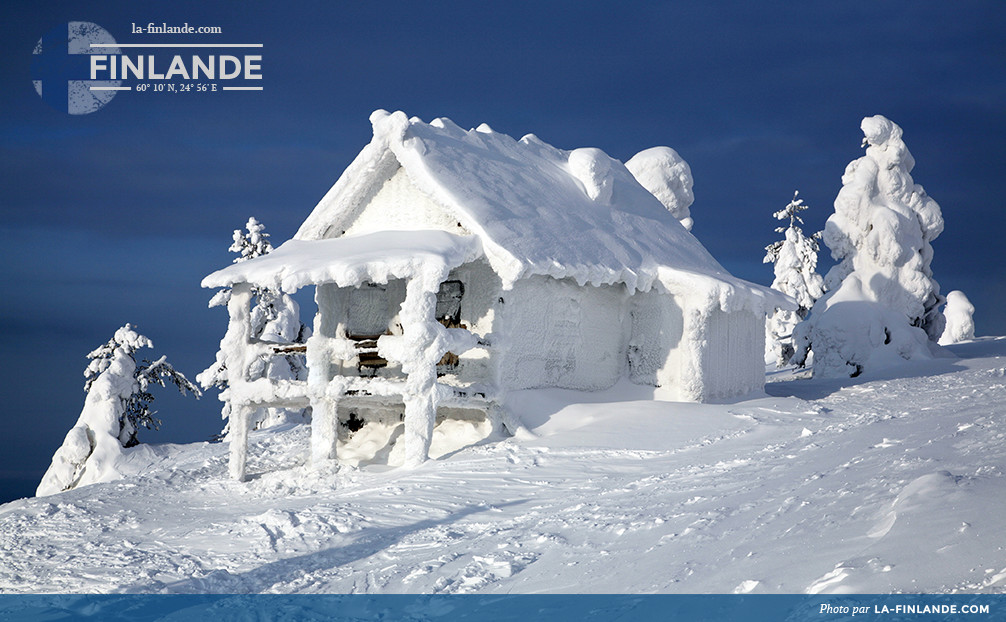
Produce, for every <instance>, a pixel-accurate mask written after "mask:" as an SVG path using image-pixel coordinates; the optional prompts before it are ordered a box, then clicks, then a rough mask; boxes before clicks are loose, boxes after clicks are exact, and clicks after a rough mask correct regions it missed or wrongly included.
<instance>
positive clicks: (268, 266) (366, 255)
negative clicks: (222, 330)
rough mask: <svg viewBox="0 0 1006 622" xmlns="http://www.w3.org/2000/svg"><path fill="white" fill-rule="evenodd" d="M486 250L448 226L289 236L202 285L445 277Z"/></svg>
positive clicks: (290, 288) (294, 286)
mask: <svg viewBox="0 0 1006 622" xmlns="http://www.w3.org/2000/svg"><path fill="white" fill-rule="evenodd" d="M481 255H482V249H481V247H480V246H479V241H478V239H477V238H475V237H473V236H460V235H454V234H452V233H447V232H446V231H381V232H378V233H369V234H366V235H359V236H354V237H345V238H334V239H329V240H296V239H294V240H289V241H287V242H285V243H283V244H282V245H281V246H280V247H279V248H277V249H276V250H274V251H272V252H271V253H269V254H268V255H263V256H262V257H258V258H257V259H253V260H251V261H243V262H240V263H236V264H232V265H231V266H228V267H227V268H224V269H222V270H217V271H216V272H214V273H213V274H211V275H209V276H207V277H206V278H205V279H203V283H202V285H203V287H229V286H231V285H233V284H235V283H250V284H252V285H255V286H257V287H267V288H270V289H275V290H283V291H286V292H294V291H297V290H298V289H300V288H301V287H304V286H305V285H313V284H319V283H335V284H336V285H339V286H340V287H352V286H355V285H359V284H361V283H364V282H372V283H387V282H388V281H389V280H390V279H408V278H412V277H416V276H419V275H420V273H435V278H436V279H437V280H436V282H439V281H440V280H443V279H444V278H445V277H446V276H447V273H448V272H449V271H450V269H451V268H455V267H457V266H460V265H461V264H463V263H467V262H469V261H473V260H474V259H476V258H478V257H480V256H481Z"/></svg>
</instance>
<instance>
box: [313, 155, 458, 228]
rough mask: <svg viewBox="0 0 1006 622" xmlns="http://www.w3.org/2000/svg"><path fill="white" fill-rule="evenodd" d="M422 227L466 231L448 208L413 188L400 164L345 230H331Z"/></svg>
mask: <svg viewBox="0 0 1006 622" xmlns="http://www.w3.org/2000/svg"><path fill="white" fill-rule="evenodd" d="M422 229H439V230H443V231H449V232H451V233H456V234H461V235H464V234H468V233H469V232H468V231H466V230H465V229H464V227H462V226H461V224H460V223H459V222H458V221H457V219H456V218H454V217H453V216H451V214H450V212H449V211H448V210H446V209H444V208H443V207H442V206H440V205H439V204H437V203H436V202H435V201H434V200H433V199H432V198H430V197H429V195H427V194H426V193H425V192H423V191H421V190H420V189H419V188H417V187H416V186H415V184H413V183H412V180H411V179H409V175H408V174H407V173H406V172H405V169H404V168H399V169H398V171H397V172H396V173H395V174H394V175H392V176H391V178H390V179H388V180H387V181H385V182H384V184H383V185H382V186H381V187H380V189H379V190H378V191H377V192H376V193H375V194H374V197H373V198H372V199H371V200H370V201H369V203H368V204H367V205H366V206H365V207H364V208H363V209H362V211H361V212H360V214H359V215H358V216H357V217H356V218H355V219H354V220H353V222H352V224H350V225H349V227H348V228H347V229H346V230H345V232H341V231H334V232H332V233H333V234H335V235H336V236H338V235H339V234H343V235H358V234H364V233H374V232H377V231H411V230H422Z"/></svg>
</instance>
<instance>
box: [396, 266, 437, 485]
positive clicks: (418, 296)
mask: <svg viewBox="0 0 1006 622" xmlns="http://www.w3.org/2000/svg"><path fill="white" fill-rule="evenodd" d="M440 281H441V275H439V274H436V273H435V272H434V271H430V273H426V274H420V275H418V276H416V277H414V278H412V279H410V280H409V281H408V283H407V284H406V286H405V301H404V302H403V303H402V310H401V313H400V314H399V319H400V320H401V323H402V338H403V340H404V343H405V344H406V347H407V349H408V356H407V357H402V358H404V359H406V360H402V361H401V363H402V371H403V372H405V373H407V374H408V377H407V379H406V380H405V390H404V392H403V395H402V398H403V401H404V403H405V466H418V465H420V464H422V463H423V462H425V461H426V460H427V459H428V458H429V455H430V441H431V440H432V438H433V426H434V424H435V423H436V418H437V402H439V396H438V394H437V362H438V361H439V360H440V359H441V358H442V357H443V352H440V347H439V346H440V345H441V344H440V343H438V342H439V341H442V340H438V339H437V337H438V336H439V335H440V333H441V332H442V331H443V327H442V326H441V325H440V323H439V322H437V320H436V308H437V290H438V289H439V287H440Z"/></svg>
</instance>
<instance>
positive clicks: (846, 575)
mask: <svg viewBox="0 0 1006 622" xmlns="http://www.w3.org/2000/svg"><path fill="white" fill-rule="evenodd" d="M950 350H951V351H952V352H954V353H956V354H957V355H958V356H959V357H960V358H957V359H931V360H923V361H912V362H909V363H907V364H906V365H904V366H902V367H900V368H899V369H898V370H897V373H891V374H889V375H887V376H878V375H874V376H872V377H870V378H865V377H860V378H856V379H799V378H795V377H794V373H793V372H792V371H785V372H777V373H773V375H772V379H773V380H775V382H772V383H770V384H769V385H767V392H768V396H764V397H761V398H757V399H750V400H747V401H742V402H737V403H732V404H722V405H710V404H681V403H666V402H654V401H650V396H649V395H648V393H647V391H646V390H645V389H644V388H643V387H638V386H634V385H631V384H630V383H628V382H623V383H622V384H619V385H617V386H616V387H614V388H613V389H611V390H610V391H606V392H598V393H583V392H578V391H565V390H558V389H550V390H533V391H525V392H517V393H514V394H513V395H512V396H511V403H512V404H513V405H514V406H515V407H516V408H517V411H518V412H519V413H520V415H521V418H522V422H523V424H524V426H525V428H526V431H524V432H521V433H520V434H518V436H516V437H513V438H507V439H500V438H496V437H494V436H492V433H491V431H490V430H489V428H488V427H487V426H485V425H484V424H480V423H478V422H470V421H445V422H443V423H440V424H439V425H438V426H437V428H436V429H435V430H434V433H433V438H432V442H431V455H433V456H434V457H435V458H436V460H433V461H429V462H426V463H425V464H423V465H421V466H419V467H417V468H415V469H411V470H402V469H391V468H389V466H388V465H389V464H390V465H393V464H399V463H401V462H402V461H404V460H405V456H404V455H403V454H402V451H403V447H402V444H401V443H390V442H389V440H395V439H397V438H400V435H401V425H387V424H382V425H375V424H372V427H368V428H364V429H363V430H361V431H360V432H358V433H357V434H356V435H355V436H353V437H352V438H351V439H348V440H346V439H343V441H341V442H342V443H343V445H342V446H341V447H340V449H339V453H340V455H342V456H344V457H345V460H346V462H345V463H344V464H343V465H342V466H341V467H338V468H336V467H334V466H333V467H330V468H326V469H321V470H311V469H309V468H307V467H306V466H305V464H306V461H307V453H308V446H309V443H308V436H309V431H310V430H309V426H306V425H299V426H293V425H290V426H285V427H279V428H273V429H269V430H263V431H258V432H253V433H252V434H251V435H250V440H251V444H252V445H253V449H252V451H250V452H249V473H250V475H251V477H250V481H248V482H247V483H238V482H234V481H231V480H229V479H228V477H227V449H228V448H227V444H226V443H222V444H207V443H196V444H191V445H140V446H137V447H134V448H131V449H125V450H123V452H122V456H121V459H120V461H119V463H118V465H117V467H118V469H119V470H120V471H121V472H122V473H123V474H124V475H125V478H124V479H122V480H119V481H115V482H108V483H99V484H95V485H92V486H88V487H86V488H83V489H76V490H71V491H68V492H64V493H60V494H57V495H53V496H50V497H45V498H36V499H23V500H19V501H14V502H12V503H8V504H5V505H3V506H0V591H3V592H8V593H10V592H116V593H121V592H166V593H179V592H181V593H186V592H230V593H244V592H282V593H289V592H298V593H311V592H341V593H359V592H367V593H393V592H426V593H464V592H481V593H509V592H517V593H532V592H580V593H584V592H606V593H611V592H635V593H644V592H682V593H688V592H726V593H730V592H750V593H762V592H787V593H838V592H858V593H883V592H894V591H907V592H956V591H964V592H983V591H987V592H1001V591H1003V589H1006V550H1004V543H1003V540H1002V533H1003V530H1004V527H1006V518H1004V517H1006V511H1004V510H1006V338H994V339H981V340H977V341H973V342H970V343H966V344H958V345H954V346H950ZM801 374H802V375H806V372H801ZM865 375H866V374H864V376H865ZM651 391H652V389H651Z"/></svg>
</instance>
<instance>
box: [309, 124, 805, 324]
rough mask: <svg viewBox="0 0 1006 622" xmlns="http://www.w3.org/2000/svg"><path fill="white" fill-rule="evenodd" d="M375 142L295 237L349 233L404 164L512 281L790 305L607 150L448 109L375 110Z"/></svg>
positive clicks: (729, 305)
mask: <svg viewBox="0 0 1006 622" xmlns="http://www.w3.org/2000/svg"><path fill="white" fill-rule="evenodd" d="M371 123H372V125H373V129H374V136H373V140H372V141H371V142H370V144H369V145H367V146H366V147H365V148H364V149H363V151H361V152H360V154H359V155H358V156H357V158H356V160H354V161H353V163H352V164H350V166H349V167H348V168H347V169H346V171H345V172H344V173H343V174H342V176H341V177H340V178H339V180H338V181H337V182H336V183H335V185H334V186H333V187H332V189H331V190H329V192H328V193H327V194H326V195H325V197H324V198H322V200H321V201H320V202H319V203H318V205H317V206H316V207H315V208H314V211H313V212H312V213H311V215H310V216H308V218H307V220H305V221H304V223H303V224H302V225H301V227H300V230H299V231H298V232H297V234H296V235H295V236H294V237H295V238H296V239H298V240H319V239H325V238H333V237H338V236H340V235H343V234H344V232H347V231H348V230H349V229H350V227H351V225H353V224H354V222H355V220H356V218H357V216H358V215H359V212H360V211H361V210H362V209H364V208H365V207H366V205H367V204H368V203H369V202H370V201H371V200H372V199H373V198H374V195H375V194H376V193H378V192H379V191H380V190H381V189H382V188H383V186H384V184H385V182H386V181H387V180H389V179H391V178H392V177H393V176H394V175H396V174H397V173H398V171H399V170H400V168H404V169H405V171H406V173H407V174H408V177H409V179H410V180H411V182H412V184H413V185H415V187H416V188H418V189H419V190H420V191H421V192H422V193H423V194H424V195H425V196H426V197H428V198H429V199H430V200H431V201H432V202H433V203H435V204H436V205H439V206H440V207H442V208H444V209H446V210H447V211H448V212H449V213H451V214H453V215H454V217H455V220H456V222H453V223H451V222H450V221H446V222H447V223H449V224H446V225H445V226H447V227H448V228H449V229H450V230H452V231H454V232H457V231H458V230H459V227H460V229H461V230H463V231H465V232H468V233H470V234H472V235H474V236H475V237H478V238H479V239H480V241H481V243H482V247H483V250H484V253H485V256H486V259H487V260H488V261H489V263H490V265H491V266H492V268H493V270H494V271H495V272H496V273H497V274H499V275H500V278H501V279H502V281H503V287H504V289H509V288H510V287H512V285H513V284H514V283H515V282H516V281H518V280H519V279H522V278H526V277H529V276H533V275H546V276H551V277H554V278H557V279H561V278H571V279H573V280H575V281H576V282H577V283H578V284H580V285H584V284H587V283H589V284H592V285H611V284H616V283H624V284H625V285H626V286H627V287H628V288H629V290H630V291H631V290H636V289H638V290H643V291H646V290H649V289H650V288H651V287H652V285H653V283H654V282H657V281H659V282H661V283H662V284H663V285H664V287H665V288H666V289H667V290H668V291H670V292H671V293H673V294H675V295H685V294H691V295H694V296H702V297H703V298H704V299H705V300H704V302H705V303H706V304H696V305H695V306H696V307H707V306H709V305H710V304H712V303H716V304H718V305H719V306H721V307H722V308H723V309H724V310H732V309H734V308H749V309H751V310H754V311H762V310H763V308H764V307H765V306H766V300H767V301H769V303H770V304H773V305H781V306H786V305H787V302H786V301H785V300H784V299H783V298H781V297H778V298H777V297H776V295H775V294H774V293H772V292H770V291H768V290H767V289H766V288H763V287H760V286H757V285H754V284H751V283H748V282H746V281H743V280H741V279H737V278H735V277H733V276H731V275H730V274H729V273H728V272H727V271H726V270H724V269H723V267H722V266H720V265H719V263H717V262H716V260H715V259H713V257H712V256H711V255H710V254H709V252H708V251H707V250H706V249H705V247H703V246H702V244H701V243H700V242H699V241H698V240H697V239H695V237H694V236H692V235H691V234H690V233H689V232H688V231H686V230H685V229H684V227H682V226H681V224H680V223H679V222H678V220H677V219H676V218H675V217H674V216H673V215H672V214H671V213H670V212H669V211H668V210H667V209H665V207H664V206H663V205H662V204H661V202H660V201H659V200H658V199H657V198H656V197H655V196H654V195H652V194H650V192H649V191H647V190H646V188H644V187H643V186H641V185H640V184H639V183H638V182H637V181H636V179H635V178H634V177H633V175H632V173H630V172H629V170H628V169H627V168H626V167H625V165H624V164H622V163H621V162H619V161H618V160H615V159H613V158H611V157H609V156H608V155H607V154H605V153H604V152H603V151H601V150H600V149H596V148H582V149H574V150H572V151H565V150H562V149H557V148H555V147H553V146H551V145H549V144H547V143H545V142H543V141H541V140H540V139H538V138H537V137H536V136H534V135H532V134H528V135H527V136H525V137H523V138H521V139H520V140H514V139H513V138H511V137H510V136H507V135H506V134H500V133H498V132H494V131H493V130H492V129H491V128H489V126H488V125H485V124H482V125H480V126H479V127H478V128H476V129H473V130H469V131H465V130H463V129H461V128H460V127H458V126H457V125H455V124H454V123H453V122H451V120H450V119H446V118H440V119H436V120H434V121H432V122H430V123H428V124H427V123H424V122H423V121H421V120H420V119H418V118H415V117H413V118H411V119H410V118H409V117H408V116H407V115H406V114H405V113H403V112H401V111H398V112H395V113H388V112H386V111H384V110H378V111H376V112H374V113H373V114H372V115H371Z"/></svg>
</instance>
